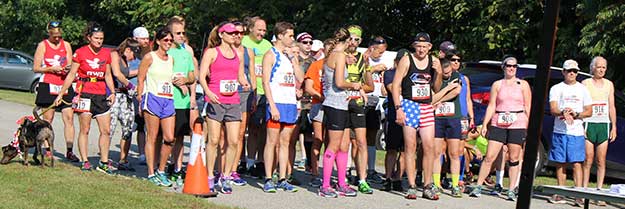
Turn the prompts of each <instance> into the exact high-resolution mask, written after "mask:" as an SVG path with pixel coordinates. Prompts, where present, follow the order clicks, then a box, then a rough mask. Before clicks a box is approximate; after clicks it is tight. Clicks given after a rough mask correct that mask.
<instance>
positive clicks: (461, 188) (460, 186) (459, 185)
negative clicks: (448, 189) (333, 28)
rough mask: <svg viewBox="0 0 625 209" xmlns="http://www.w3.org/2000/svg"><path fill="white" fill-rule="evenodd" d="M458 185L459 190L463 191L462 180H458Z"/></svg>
mask: <svg viewBox="0 0 625 209" xmlns="http://www.w3.org/2000/svg"><path fill="white" fill-rule="evenodd" d="M458 187H459V188H460V192H461V193H464V189H465V187H464V181H458Z"/></svg>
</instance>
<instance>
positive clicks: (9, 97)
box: [0, 89, 35, 106]
mask: <svg viewBox="0 0 625 209" xmlns="http://www.w3.org/2000/svg"><path fill="white" fill-rule="evenodd" d="M0 100H5V101H9V102H15V103H20V104H25V105H29V106H33V105H34V104H35V94H33V93H30V92H27V91H15V90H7V89H0Z"/></svg>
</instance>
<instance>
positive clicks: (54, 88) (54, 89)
mask: <svg viewBox="0 0 625 209" xmlns="http://www.w3.org/2000/svg"><path fill="white" fill-rule="evenodd" d="M49 85H50V95H59V93H61V89H62V88H63V86H62V85H54V84H49ZM63 95H67V90H65V93H63Z"/></svg>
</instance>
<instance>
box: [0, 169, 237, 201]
mask: <svg viewBox="0 0 625 209" xmlns="http://www.w3.org/2000/svg"><path fill="white" fill-rule="evenodd" d="M0 182H2V190H3V192H0V205H2V208H26V207H27V208H108V207H113V208H228V207H225V206H219V205H216V204H213V203H210V202H209V201H207V200H206V199H201V198H195V197H193V196H189V195H182V194H178V193H174V192H168V191H166V190H165V189H163V188H159V187H157V186H154V185H153V184H151V183H150V182H148V181H144V180H139V179H136V178H128V177H123V176H109V175H106V174H103V173H100V172H97V171H91V172H83V171H80V170H79V169H78V168H77V167H75V166H72V165H70V164H67V163H62V162H59V161H57V163H56V167H54V168H49V167H46V168H43V169H42V168H39V166H29V167H24V166H23V165H22V164H21V162H13V163H10V164H8V165H3V166H0Z"/></svg>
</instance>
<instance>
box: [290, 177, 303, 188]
mask: <svg viewBox="0 0 625 209" xmlns="http://www.w3.org/2000/svg"><path fill="white" fill-rule="evenodd" d="M286 181H287V182H289V184H292V185H295V186H299V185H302V182H299V181H298V180H297V179H296V178H294V177H293V175H289V177H287V178H286Z"/></svg>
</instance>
